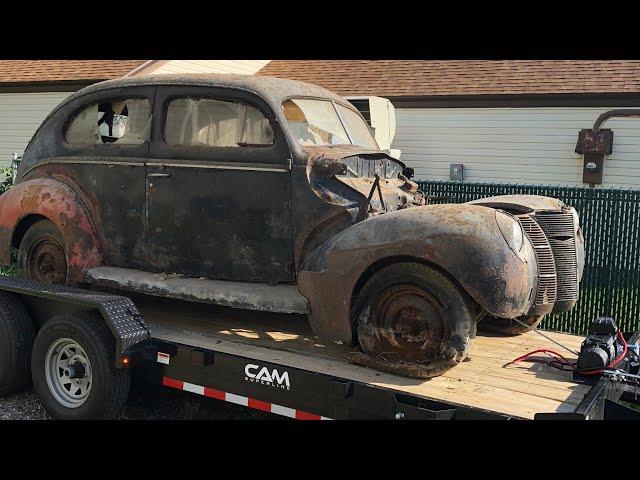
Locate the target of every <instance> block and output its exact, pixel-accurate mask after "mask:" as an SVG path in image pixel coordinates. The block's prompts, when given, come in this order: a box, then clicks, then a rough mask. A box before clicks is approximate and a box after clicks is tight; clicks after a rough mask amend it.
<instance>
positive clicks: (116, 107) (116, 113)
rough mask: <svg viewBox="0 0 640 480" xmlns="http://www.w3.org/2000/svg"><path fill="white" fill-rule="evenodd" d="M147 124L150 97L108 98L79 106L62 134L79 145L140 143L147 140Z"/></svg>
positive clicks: (68, 140) (70, 141)
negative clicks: (110, 99) (82, 106)
mask: <svg viewBox="0 0 640 480" xmlns="http://www.w3.org/2000/svg"><path fill="white" fill-rule="evenodd" d="M150 127H151V107H150V104H149V100H147V99H128V100H112V101H109V100H107V101H105V102H101V103H96V104H93V105H91V106H89V107H86V108H85V109H83V110H81V111H80V113H78V114H77V115H76V116H75V117H74V118H73V119H72V120H71V122H70V123H69V126H68V127H67V130H66V132H65V138H66V140H67V142H69V143H71V144H81V145H82V144H84V145H91V144H98V145H100V144H106V143H117V144H120V145H140V144H143V143H145V142H147V141H148V140H149V132H150Z"/></svg>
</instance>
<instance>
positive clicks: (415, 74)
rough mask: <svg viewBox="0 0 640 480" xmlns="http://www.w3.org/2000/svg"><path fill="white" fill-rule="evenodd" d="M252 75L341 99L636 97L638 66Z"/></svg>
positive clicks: (272, 67)
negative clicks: (310, 86)
mask: <svg viewBox="0 0 640 480" xmlns="http://www.w3.org/2000/svg"><path fill="white" fill-rule="evenodd" d="M258 75H267V76H276V77H283V78H290V79H294V80H301V81H305V82H310V83H315V84H318V85H321V86H323V87H325V88H327V89H329V90H332V91H334V92H335V93H337V94H339V95H342V96H349V95H375V96H381V97H388V98H393V97H419V96H429V97H438V96H440V97H444V96H452V95H456V96H469V95H536V94H628V93H640V61H626V60H625V61H622V60H620V61H586V60H508V61H487V60H446V61H432V60H273V61H271V62H270V63H269V64H267V65H266V66H265V67H264V68H262V70H260V71H259V72H258Z"/></svg>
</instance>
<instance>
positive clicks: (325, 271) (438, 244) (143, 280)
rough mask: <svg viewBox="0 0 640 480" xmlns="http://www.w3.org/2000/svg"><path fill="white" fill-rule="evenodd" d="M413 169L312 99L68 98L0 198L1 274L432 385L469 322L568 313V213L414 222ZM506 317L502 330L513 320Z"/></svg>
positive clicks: (577, 241)
mask: <svg viewBox="0 0 640 480" xmlns="http://www.w3.org/2000/svg"><path fill="white" fill-rule="evenodd" d="M411 176H412V171H411V169H408V168H406V167H405V165H404V164H403V163H402V162H400V161H398V160H395V159H394V158H392V157H391V156H389V155H388V154H387V153H385V152H383V151H381V150H380V149H379V148H378V145H377V144H376V141H375V140H374V138H373V136H372V134H371V131H370V129H369V127H368V126H367V124H366V122H365V120H364V119H363V117H362V116H361V115H360V114H359V113H358V111H357V110H356V109H355V108H354V107H353V106H352V105H351V104H350V103H348V102H347V101H345V100H344V99H342V98H341V97H339V96H337V95H335V94H333V93H331V92H329V91H327V90H325V89H323V88H320V87H318V86H314V85H310V84H305V83H300V82H294V81H288V80H282V79H277V78H262V77H256V76H234V75H188V76H171V75H165V76H157V77H140V78H127V79H121V80H115V81H108V82H103V83H100V84H96V85H92V86H90V87H87V88H85V89H83V90H80V91H79V92H77V93H76V94H74V95H71V96H70V97H69V98H68V99H67V100H65V101H64V102H63V103H62V104H61V105H59V106H58V107H57V108H56V109H55V110H54V111H53V112H52V113H51V114H50V115H49V116H48V117H47V119H46V120H45V121H44V122H43V124H42V126H41V127H40V128H39V130H38V131H37V132H36V134H35V135H34V137H33V139H32V140H31V142H30V143H29V146H28V147H27V149H26V151H25V153H24V156H23V160H22V163H21V165H20V168H19V170H18V173H17V177H16V181H15V185H14V186H13V187H12V188H11V189H10V190H9V191H8V192H7V193H5V194H4V195H2V197H0V260H1V261H2V263H3V264H9V263H10V262H11V254H12V249H15V250H17V252H18V256H17V261H18V267H19V270H20V272H21V274H22V275H23V276H25V277H27V278H31V279H34V280H37V281H40V282H45V283H67V284H75V285H82V284H86V283H97V284H104V285H107V286H111V287H114V286H115V287H119V288H124V289H129V290H139V291H143V292H147V293H151V294H156V295H163V296H167V297H176V298H183V299H187V300H192V301H202V302H209V303H218V304H222V305H228V306H232V307H238V308H251V309H257V310H265V311H277V312H289V313H303V314H306V315H307V316H308V318H309V321H310V324H311V326H312V328H313V330H314V332H315V333H316V334H317V335H318V336H319V337H321V338H323V339H325V340H332V341H342V342H353V344H354V345H359V346H360V348H361V349H362V351H363V352H364V354H366V355H367V356H368V357H369V358H372V359H380V358H383V359H384V360H385V361H388V362H391V363H396V364H406V363H410V364H413V365H419V366H421V368H422V370H421V373H419V375H421V376H428V375H434V374H438V373H441V372H442V371H444V370H446V369H447V368H450V367H451V366H453V365H455V364H456V363H458V362H460V361H462V360H463V359H464V358H465V356H466V355H467V352H468V348H469V344H470V341H471V339H472V338H473V337H474V335H475V330H476V324H477V322H478V321H479V320H480V319H483V324H484V325H487V326H489V327H492V328H494V329H497V330H499V331H502V332H505V333H510V334H515V333H519V332H521V331H524V330H526V329H527V328H531V327H533V326H534V325H536V324H537V323H538V322H539V321H540V320H541V319H542V317H543V316H544V315H545V314H548V313H550V312H558V311H566V310H568V309H571V308H572V307H573V306H574V304H575V302H576V301H577V299H578V284H579V281H580V278H581V276H582V267H583V264H584V248H583V239H582V234H581V232H580V229H579V225H578V216H577V214H576V211H575V210H574V209H573V208H571V207H569V206H567V205H565V204H563V203H562V202H561V201H559V200H556V199H552V198H547V197H537V196H503V197H493V198H487V199H482V200H478V201H474V202H470V203H467V204H461V205H425V203H426V202H425V198H424V196H423V194H422V193H421V192H419V191H418V188H417V184H416V183H415V182H413V181H411ZM513 319H517V320H518V321H513Z"/></svg>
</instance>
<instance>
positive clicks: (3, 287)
mask: <svg viewBox="0 0 640 480" xmlns="http://www.w3.org/2000/svg"><path fill="white" fill-rule="evenodd" d="M0 291H7V292H12V293H14V294H16V295H17V296H18V297H19V298H20V300H21V301H22V302H23V303H24V304H25V306H26V307H27V310H28V311H29V313H30V315H31V317H32V320H33V321H34V323H35V324H36V325H38V326H41V325H43V324H44V323H45V322H46V321H47V320H48V319H49V318H51V317H52V316H54V315H60V314H68V313H77V312H79V311H86V310H95V311H97V312H98V313H99V314H100V316H101V317H102V319H103V320H104V322H105V324H106V325H107V326H108V327H109V330H110V331H111V333H112V335H113V338H114V339H115V343H116V351H115V362H116V363H115V364H116V367H124V366H126V365H125V364H124V363H123V360H124V358H129V357H130V356H131V355H132V354H133V353H137V352H139V351H141V350H140V347H144V346H146V345H147V344H148V343H149V342H148V340H149V339H150V338H151V333H150V331H149V329H148V328H147V326H146V324H145V322H144V320H143V319H142V316H141V315H140V312H139V311H138V309H137V308H136V306H135V304H134V303H133V301H132V300H131V299H130V298H127V297H123V296H120V295H110V294H105V293H100V292H93V291H89V290H81V289H78V288H71V287H67V286H65V285H45V284H42V283H39V282H35V281H33V280H27V279H23V278H11V277H5V276H0Z"/></svg>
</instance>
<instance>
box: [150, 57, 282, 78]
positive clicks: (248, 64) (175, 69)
mask: <svg viewBox="0 0 640 480" xmlns="http://www.w3.org/2000/svg"><path fill="white" fill-rule="evenodd" d="M269 61H270V60H160V61H158V62H156V63H154V64H151V65H149V67H147V68H145V69H143V70H141V71H140V72H139V74H138V75H148V74H151V73H153V74H162V73H236V74H240V75H253V74H254V73H256V72H257V71H258V70H260V69H261V68H262V67H264V66H265V65H266V64H267V63H269Z"/></svg>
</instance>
